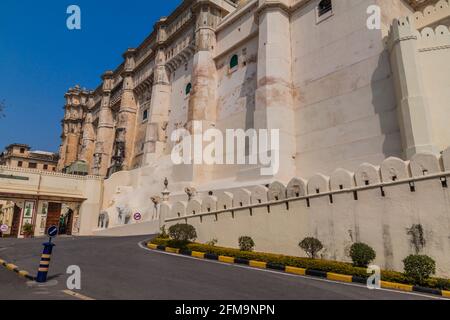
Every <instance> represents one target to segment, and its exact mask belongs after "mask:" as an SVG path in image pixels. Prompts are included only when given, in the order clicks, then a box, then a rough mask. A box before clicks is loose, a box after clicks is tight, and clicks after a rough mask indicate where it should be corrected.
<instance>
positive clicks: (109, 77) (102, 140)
mask: <svg viewBox="0 0 450 320" xmlns="http://www.w3.org/2000/svg"><path fill="white" fill-rule="evenodd" d="M102 79H103V97H102V102H101V107H100V116H99V123H98V129H97V142H96V144H95V154H94V164H93V173H94V174H95V175H99V176H106V175H107V173H108V168H109V165H110V163H111V154H112V149H113V142H114V120H113V114H112V110H111V106H110V100H111V89H112V82H113V72H112V71H107V72H106V73H105V74H104V75H103V77H102Z"/></svg>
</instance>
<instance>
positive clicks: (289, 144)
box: [254, 0, 297, 181]
mask: <svg viewBox="0 0 450 320" xmlns="http://www.w3.org/2000/svg"><path fill="white" fill-rule="evenodd" d="M256 21H257V22H258V23H259V48H258V73H257V90H256V93H255V95H256V107H255V114H254V122H255V129H257V130H258V129H268V130H272V129H278V130H279V132H280V142H279V147H280V168H279V171H278V173H275V174H274V177H275V178H277V179H280V180H286V181H287V180H289V179H291V178H292V177H293V176H295V160H294V159H295V155H296V153H297V151H296V137H295V123H294V119H295V113H294V99H293V85H292V55H291V37H290V17H289V4H288V1H287V0H283V1H273V0H271V1H267V0H260V1H259V8H258V10H257V13H256ZM270 149H273V147H271V148H270ZM267 151H268V150H259V152H260V153H261V152H264V153H266V152H267Z"/></svg>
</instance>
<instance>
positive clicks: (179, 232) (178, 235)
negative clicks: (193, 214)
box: [169, 224, 197, 243]
mask: <svg viewBox="0 0 450 320" xmlns="http://www.w3.org/2000/svg"><path fill="white" fill-rule="evenodd" d="M169 236H170V238H171V239H172V240H175V241H179V242H181V243H183V242H185V243H187V242H189V241H195V239H197V232H196V231H195V228H194V227H193V226H191V225H190V224H176V225H173V226H171V227H170V228H169Z"/></svg>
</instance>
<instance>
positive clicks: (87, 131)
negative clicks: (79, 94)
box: [79, 92, 95, 173]
mask: <svg viewBox="0 0 450 320" xmlns="http://www.w3.org/2000/svg"><path fill="white" fill-rule="evenodd" d="M93 107H94V98H93V97H92V92H90V93H89V96H88V102H87V105H86V106H85V110H84V114H85V116H84V122H83V137H82V142H81V152H80V157H79V160H82V161H85V162H86V163H88V164H89V168H90V169H91V164H92V162H93V158H94V152H95V130H94V126H93V124H92V119H93V115H92V108H93ZM89 173H90V172H89Z"/></svg>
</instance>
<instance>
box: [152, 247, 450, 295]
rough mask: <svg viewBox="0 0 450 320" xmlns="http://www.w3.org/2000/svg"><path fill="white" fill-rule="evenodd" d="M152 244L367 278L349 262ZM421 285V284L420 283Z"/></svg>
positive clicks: (387, 275) (444, 283)
mask: <svg viewBox="0 0 450 320" xmlns="http://www.w3.org/2000/svg"><path fill="white" fill-rule="evenodd" d="M151 243H152V244H156V245H158V246H168V247H172V248H179V249H184V250H190V251H197V252H203V253H206V254H214V255H217V256H227V257H233V258H239V259H247V260H257V261H261V262H266V263H271V264H276V265H284V266H290V267H297V268H303V269H312V270H317V271H323V272H333V273H338V274H343V275H348V276H357V277H360V278H368V276H369V275H368V274H367V270H366V269H365V268H358V267H354V266H353V265H352V264H351V263H345V262H338V261H329V260H315V259H309V258H301V257H293V256H285V255H280V254H272V253H262V252H245V251H240V250H239V249H230V248H223V247H216V246H208V245H205V244H199V243H189V244H187V245H185V246H183V247H177V246H174V243H173V242H172V241H170V240H167V239H160V238H155V239H153V240H152V241H151ZM381 279H382V280H383V281H390V282H396V283H402V284H415V285H421V284H419V283H416V282H415V281H414V280H413V279H411V278H408V277H407V276H405V275H404V274H403V273H401V272H396V271H388V270H383V271H382V272H381ZM422 285H423V284H422ZM426 286H427V287H430V288H437V289H441V290H450V280H448V279H437V278H431V279H429V280H428V281H427V282H426Z"/></svg>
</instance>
